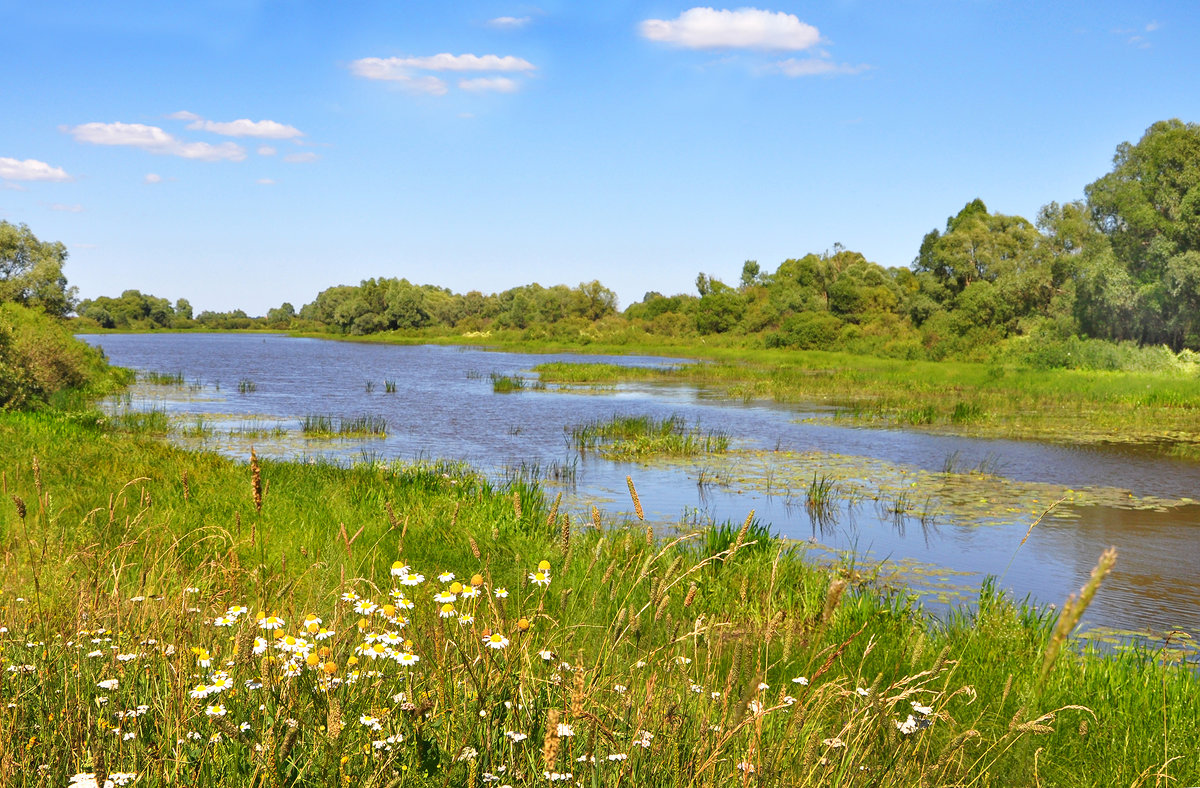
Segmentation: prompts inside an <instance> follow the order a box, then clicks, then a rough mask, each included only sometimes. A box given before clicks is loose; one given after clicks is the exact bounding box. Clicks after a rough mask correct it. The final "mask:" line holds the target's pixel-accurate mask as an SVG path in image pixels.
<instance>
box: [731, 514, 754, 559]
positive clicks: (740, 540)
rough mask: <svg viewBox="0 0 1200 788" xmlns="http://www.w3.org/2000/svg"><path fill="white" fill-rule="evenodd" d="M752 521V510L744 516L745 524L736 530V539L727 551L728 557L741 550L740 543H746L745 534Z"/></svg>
mask: <svg viewBox="0 0 1200 788" xmlns="http://www.w3.org/2000/svg"><path fill="white" fill-rule="evenodd" d="M753 520H754V510H753V509H751V510H750V514H748V515H746V522H744V523H742V527H741V529H739V530H738V535H737V539H736V540H734V542H733V549H732V550H730V551H729V555H730V557H732V556H733V554H734V553H736V552H737V551H738V550H740V549H741V547H742V543H743V542H745V541H746V532H747V531H749V530H750V523H751V522H753Z"/></svg>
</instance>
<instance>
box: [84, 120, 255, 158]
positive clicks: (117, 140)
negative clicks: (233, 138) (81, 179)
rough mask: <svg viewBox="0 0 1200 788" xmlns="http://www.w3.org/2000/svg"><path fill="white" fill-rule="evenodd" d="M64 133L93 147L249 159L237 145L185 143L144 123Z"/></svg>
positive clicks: (88, 126)
mask: <svg viewBox="0 0 1200 788" xmlns="http://www.w3.org/2000/svg"><path fill="white" fill-rule="evenodd" d="M64 130H65V131H66V132H67V133H69V134H70V135H71V136H73V137H74V138H75V139H76V140H77V141H79V142H87V143H91V144H92V145H124V146H128V147H131V148H139V149H141V150H144V151H147V152H149V153H156V154H161V155H167V156H180V157H182V158H185V159H197V160H199V161H222V160H225V161H241V160H243V159H245V158H246V151H245V150H244V149H243V148H242V146H241V145H238V144H236V143H233V142H223V143H221V144H220V145H210V144H209V143H207V142H184V141H182V140H179V139H176V138H175V137H173V136H172V135H170V134H168V133H167V132H165V131H163V130H162V129H160V128H159V127H158V126H146V125H144V124H141V123H119V122H118V123H84V124H83V125H81V126H75V127H73V128H67V129H64Z"/></svg>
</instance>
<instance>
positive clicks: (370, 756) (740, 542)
mask: <svg viewBox="0 0 1200 788" xmlns="http://www.w3.org/2000/svg"><path fill="white" fill-rule="evenodd" d="M0 447H2V449H3V451H2V452H0V485H2V487H3V490H2V491H3V496H4V497H3V499H2V500H0V504H2V505H0V540H2V541H0V546H2V548H3V551H4V553H3V554H4V556H5V560H4V561H3V562H2V563H0V623H2V624H3V626H4V629H3V630H2V631H0V648H2V651H0V667H2V670H0V693H2V694H3V697H5V698H6V699H7V700H8V703H10V704H11V705H10V706H8V707H7V708H6V709H5V710H4V712H3V714H0V784H4V785H34V784H46V785H66V784H67V782H68V780H69V779H70V777H71V775H73V774H78V773H86V774H92V775H96V776H98V777H99V778H101V779H100V782H103V779H102V778H103V777H104V776H105V774H108V775H115V774H116V773H131V772H136V773H137V775H138V777H137V781H138V784H139V785H166V784H181V783H182V784H190V785H216V784H225V785H230V786H242V785H246V786H250V785H256V786H266V785H289V786H328V785H346V784H349V785H364V786H366V785H380V786H382V785H395V786H418V787H420V788H424V787H425V786H429V787H430V788H432V787H433V786H442V787H443V788H445V786H450V785H455V786H459V785H461V786H481V785H486V784H490V783H491V782H495V783H496V784H497V785H503V784H511V785H514V786H516V785H553V784H556V783H566V784H571V785H576V784H583V785H588V786H598V785H605V786H618V785H622V786H633V785H637V786H654V787H659V786H661V787H662V788H668V787H669V788H676V787H677V786H704V787H705V788H708V787H710V786H712V787H716V786H721V787H722V788H723V787H724V786H728V785H730V784H731V783H732V784H736V785H741V786H748V785H787V786H867V785H871V786H893V785H894V786H915V785H922V786H925V785H928V786H951V785H954V786H984V785H986V786H1001V785H1040V786H1051V785H1062V786H1067V785H1070V786H1088V785H1095V786H1110V785H1126V786H1148V785H1151V784H1159V785H1162V784H1176V783H1178V784H1180V785H1189V784H1194V782H1195V781H1194V778H1195V776H1196V774H1197V771H1198V763H1197V747H1198V745H1200V734H1198V733H1197V731H1198V730H1200V708H1198V707H1197V704H1196V703H1195V697H1196V695H1197V690H1198V689H1200V687H1198V686H1197V683H1198V680H1197V676H1196V673H1195V672H1194V671H1193V670H1190V669H1187V668H1181V667H1180V666H1178V665H1176V664H1173V663H1172V660H1173V659H1174V657H1173V656H1171V654H1173V652H1168V651H1166V650H1165V649H1150V648H1146V649H1130V650H1128V651H1123V652H1119V653H1113V654H1108V655H1107V656H1101V655H1097V654H1095V653H1091V652H1088V651H1081V650H1079V649H1078V648H1077V647H1076V646H1074V645H1073V641H1071V640H1070V639H1068V638H1065V637H1064V638H1063V639H1062V642H1061V643H1059V646H1058V651H1057V653H1056V655H1055V660H1054V662H1053V669H1052V670H1051V671H1049V672H1047V673H1045V675H1044V678H1043V673H1044V671H1043V665H1044V664H1045V656H1046V654H1047V649H1048V647H1049V646H1050V645H1051V644H1052V642H1053V632H1054V626H1055V624H1056V617H1055V616H1054V615H1053V613H1051V612H1050V611H1048V610H1047V609H1045V608H1037V607H1034V606H1032V605H1030V604H1029V603H1027V602H1025V603H1015V602H1014V601H1013V600H1011V599H1010V598H1008V597H1007V596H1006V595H1005V594H1004V593H1002V592H1000V591H998V590H997V589H996V586H995V584H988V585H985V587H984V588H983V589H981V592H980V595H979V599H978V601H977V602H976V603H974V604H972V605H970V606H963V607H962V608H960V609H958V610H956V611H954V613H953V615H951V616H950V617H949V618H947V619H945V620H942V621H938V622H934V621H931V620H930V619H929V618H928V617H927V616H925V615H924V614H923V613H922V612H921V611H920V609H919V608H917V607H916V606H915V605H914V603H913V601H912V600H911V599H910V598H909V597H907V596H906V595H904V594H892V593H887V592H882V591H880V590H879V589H877V588H875V587H873V586H872V585H870V583H869V582H868V581H867V580H864V579H862V576H861V574H860V573H858V572H853V571H849V568H847V567H835V568H833V569H826V568H822V567H820V566H817V565H816V564H814V563H812V562H810V561H808V560H806V554H805V551H804V549H803V548H802V547H800V546H798V545H794V544H790V543H787V542H784V541H781V540H776V539H771V538H770V535H769V532H768V531H767V530H766V529H765V526H763V525H762V524H761V523H759V524H756V521H755V520H754V518H753V513H752V514H751V516H750V517H748V518H747V519H746V520H745V521H743V522H742V523H741V524H740V525H739V526H738V527H737V530H736V532H735V530H734V524H732V523H726V524H723V525H721V526H717V527H715V528H714V529H712V531H711V532H710V531H709V530H708V528H707V527H703V528H698V529H695V530H686V531H684V532H682V533H679V534H674V535H670V536H666V537H663V536H656V535H655V534H654V533H653V531H647V529H646V527H645V525H644V524H643V523H641V522H634V523H631V524H626V523H622V522H608V521H607V520H606V519H605V517H604V516H603V515H601V514H600V513H599V512H595V513H593V514H592V516H591V517H590V518H588V517H580V518H578V522H580V523H583V522H586V523H587V525H586V526H583V527H572V526H571V525H570V520H569V513H567V512H564V511H561V510H560V509H559V508H558V507H557V505H556V504H555V505H551V504H550V503H549V502H548V501H547V499H546V497H545V495H544V494H543V492H542V491H541V490H540V488H539V487H538V486H537V485H536V484H534V483H533V482H531V481H528V480H526V481H513V482H512V483H509V484H501V485H493V484H491V483H489V482H488V481H486V480H485V479H483V478H481V477H480V476H478V475H476V474H474V473H472V472H471V471H470V470H469V469H466V468H464V467H463V466H461V465H456V464H448V463H420V464H416V465H411V466H400V465H395V464H393V465H390V466H385V465H383V464H380V463H372V464H369V465H363V466H353V467H341V466H337V465H333V464H330V463H315V464H299V463H282V462H273V461H270V460H258V461H256V463H255V465H254V467H253V468H252V467H249V466H247V465H246V464H243V463H235V462H232V461H229V460H226V459H223V458H221V457H218V456H215V455H211V454H202V453H196V454H192V453H187V452H183V451H180V450H178V449H174V448H172V447H170V446H166V445H164V444H162V443H160V442H157V441H150V440H144V439H142V438H140V437H139V436H136V435H125V436H122V435H119V434H112V433H107V432H105V431H104V430H103V428H102V427H101V426H100V425H99V423H97V422H83V423H81V422H80V421H79V420H77V419H72V418H68V417H65V416H64V417H58V416H47V415H30V414H0ZM252 478H253V479H257V480H259V481H260V482H261V484H253V485H252V483H251V482H252ZM630 486H631V489H632V483H631V485H630ZM543 562H544V563H543ZM447 572H453V573H454V575H455V577H454V578H453V579H449V578H448V577H447V578H445V579H440V578H439V575H441V574H442V573H447ZM417 573H420V574H422V575H424V578H423V580H422V581H421V582H419V583H417V582H413V583H411V584H410V583H409V582H407V581H406V580H405V578H409V579H410V580H415V576H416V574H417ZM456 584H457V585H456ZM469 589H477V590H478V593H477V594H476V592H475V591H469ZM393 592H394V593H393ZM435 592H436V593H443V594H450V593H452V594H454V595H455V596H456V599H455V600H454V601H453V602H452V603H449V604H452V605H453V606H454V610H455V612H454V614H453V615H451V616H450V617H446V618H443V617H442V616H441V613H442V612H443V608H442V607H441V605H442V604H443V603H438V602H436V601H435V600H434V599H433V595H434V593H435ZM464 592H467V593H464ZM399 594H403V595H404V597H403V598H404V599H407V600H411V603H412V608H411V609H410V608H408V607H407V606H406V604H405V603H402V602H401V598H400V597H399V596H398V595H399ZM389 606H390V607H389ZM242 608H244V609H245V611H244V612H243V611H242ZM309 616H312V617H314V618H312V619H308V617H309ZM273 617H276V618H278V621H275V620H273ZM317 617H319V618H320V620H321V622H320V623H319V624H318V623H315V619H316V618H317ZM231 619H232V620H231ZM308 622H313V623H312V624H311V625H310V624H309V623H308ZM275 624H278V626H279V628H278V629H269V628H267V627H268V626H274V625H275ZM322 628H324V629H326V630H327V631H330V632H333V633H334V634H332V635H329V636H328V637H325V638H323V639H317V637H318V635H320V634H321V629H322ZM259 638H261V643H260V642H259V641H258V639H259ZM289 638H291V639H295V640H296V641H297V642H296V643H293V642H291V641H290V640H289ZM300 639H303V640H304V642H305V645H304V646H303V647H301V646H299V645H298V644H299V641H300ZM489 644H490V645H489ZM289 649H290V650H289ZM297 649H299V650H297ZM310 657H311V659H310ZM405 662H408V663H411V664H408V665H406V664H404V663H405ZM247 682H249V683H247ZM226 687H227V688H226ZM593 759H594V760H593ZM567 774H569V775H571V776H570V777H569V778H567V779H562V780H559V779H555V777H556V775H557V776H560V777H561V776H562V775H567Z"/></svg>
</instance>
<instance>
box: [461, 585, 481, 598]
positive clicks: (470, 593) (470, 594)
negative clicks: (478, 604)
mask: <svg viewBox="0 0 1200 788" xmlns="http://www.w3.org/2000/svg"><path fill="white" fill-rule="evenodd" d="M460 596H462V598H463V599H474V598H475V597H477V596H479V588H478V587H476V586H467V587H466V588H464V589H463V590H462V592H461V594H460Z"/></svg>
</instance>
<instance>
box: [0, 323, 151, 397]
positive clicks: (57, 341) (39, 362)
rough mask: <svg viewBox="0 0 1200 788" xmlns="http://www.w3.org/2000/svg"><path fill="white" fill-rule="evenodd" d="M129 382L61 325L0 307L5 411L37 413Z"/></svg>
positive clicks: (0, 382) (0, 361)
mask: <svg viewBox="0 0 1200 788" xmlns="http://www.w3.org/2000/svg"><path fill="white" fill-rule="evenodd" d="M127 379H128V377H127V374H126V373H125V372H124V371H123V370H117V369H113V368H111V367H109V366H108V364H107V363H106V362H105V361H104V357H103V355H102V354H101V353H100V351H98V350H95V349H93V348H92V347H90V346H89V345H87V344H85V343H83V342H80V341H79V340H77V339H75V337H73V336H72V335H71V332H70V331H69V330H68V329H67V328H66V326H65V325H64V324H63V323H62V322H61V321H60V320H57V319H55V318H52V317H50V316H49V315H47V314H45V313H43V312H41V311H39V310H36V309H33V308H30V307H25V306H21V305H20V304H15V303H7V304H0V410H2V409H27V408H34V407H38V406H40V405H44V404H46V403H47V402H50V401H51V400H55V399H62V398H63V397H68V396H70V395H72V394H75V395H78V396H80V397H83V398H87V397H89V396H99V395H101V394H103V393H106V392H108V391H110V390H112V389H113V388H115V387H116V386H118V385H120V384H121V382H123V381H125V380H127Z"/></svg>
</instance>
